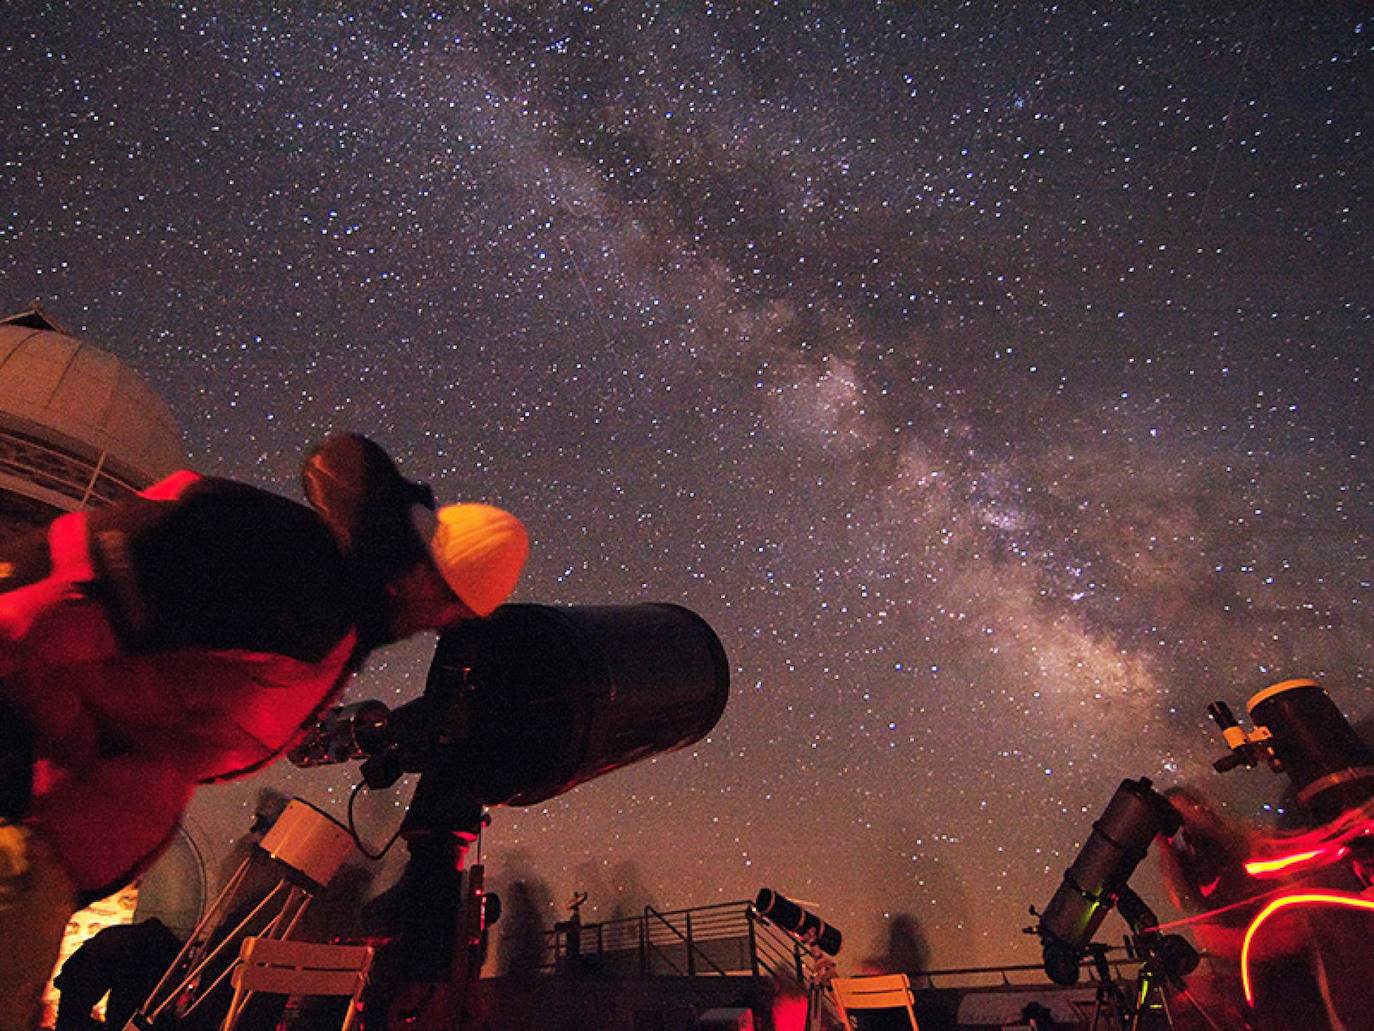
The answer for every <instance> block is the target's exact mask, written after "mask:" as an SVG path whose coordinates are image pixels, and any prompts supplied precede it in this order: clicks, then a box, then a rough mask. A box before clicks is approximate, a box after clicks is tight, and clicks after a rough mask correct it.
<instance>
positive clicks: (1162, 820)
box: [1037, 777, 1183, 985]
mask: <svg viewBox="0 0 1374 1031" xmlns="http://www.w3.org/2000/svg"><path fill="white" fill-rule="evenodd" d="M1182 822H1183V818H1182V817H1181V816H1180V815H1179V813H1178V810H1176V809H1175V808H1174V807H1173V806H1172V805H1170V804H1169V800H1168V799H1167V798H1165V797H1164V796H1163V795H1161V794H1159V792H1157V791H1155V790H1154V789H1153V788H1152V787H1151V785H1150V781H1149V780H1148V779H1146V778H1145V777H1141V778H1140V779H1139V780H1123V781H1122V782H1121V785H1120V787H1118V788H1117V789H1116V794H1115V795H1113V796H1112V800H1111V801H1110V802H1108V803H1107V808H1106V809H1105V810H1104V811H1103V813H1102V816H1101V817H1100V818H1099V819H1098V820H1097V821H1096V822H1095V823H1094V824H1093V832H1092V834H1091V835H1090V836H1089V838H1088V840H1087V842H1085V843H1084V845H1083V848H1082V850H1081V851H1080V852H1079V853H1078V858H1076V859H1075V860H1074V861H1073V865H1072V866H1071V867H1069V868H1068V869H1067V870H1066V871H1064V880H1063V882H1062V883H1060V885H1059V890H1058V891H1056V892H1055V893H1054V898H1052V899H1050V904H1049V905H1048V906H1046V907H1045V911H1044V913H1042V914H1041V915H1040V924H1039V927H1038V928H1037V930H1038V932H1039V934H1040V938H1041V942H1042V944H1043V946H1044V956H1045V973H1047V974H1048V975H1049V977H1050V980H1052V981H1054V982H1055V983H1056V984H1061V985H1071V984H1074V983H1076V982H1077V981H1078V964H1079V962H1080V961H1081V960H1082V958H1083V954H1084V952H1085V951H1086V950H1087V948H1088V945H1089V944H1091V943H1092V939H1093V935H1094V934H1096V933H1097V929H1098V927H1099V926H1101V924H1102V921H1103V920H1104V919H1105V918H1106V916H1107V911H1108V910H1110V909H1111V908H1112V906H1114V905H1116V900H1117V896H1118V895H1119V894H1120V893H1121V892H1122V891H1123V890H1124V889H1125V888H1126V882H1127V881H1128V880H1130V877H1131V874H1132V873H1134V872H1135V868H1136V867H1137V866H1138V865H1139V864H1140V861H1141V860H1142V859H1144V858H1145V853H1146V852H1147V851H1149V848H1150V843H1151V842H1152V841H1154V839H1155V836H1156V835H1158V834H1163V835H1164V836H1166V837H1168V836H1170V835H1172V834H1173V833H1174V832H1175V831H1177V830H1178V828H1179V827H1180V826H1181V824H1182Z"/></svg>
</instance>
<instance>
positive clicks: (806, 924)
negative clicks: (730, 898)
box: [754, 888, 843, 956]
mask: <svg viewBox="0 0 1374 1031" xmlns="http://www.w3.org/2000/svg"><path fill="white" fill-rule="evenodd" d="M754 909H755V910H757V911H758V914H759V916H764V917H767V918H768V919H769V920H771V921H772V922H773V923H775V924H777V925H778V926H779V927H781V928H782V929H783V930H784V931H786V932H787V933H788V934H790V935H792V936H793V937H794V938H798V939H805V938H806V937H807V936H808V935H809V934H811V933H812V932H814V934H815V939H814V940H815V942H816V947H817V948H819V949H820V950H821V951H822V952H824V953H826V954H827V955H830V956H837V955H839V952H840V944H841V943H842V941H843V935H841V934H840V932H839V929H838V928H835V927H831V926H830V925H829V924H827V923H826V922H825V921H824V920H822V919H821V918H820V917H818V916H817V915H816V914H815V913H813V912H811V911H810V910H809V909H803V908H802V907H801V906H799V905H797V904H796V903H795V902H793V901H792V900H791V899H789V898H788V897H787V896H786V895H780V894H778V893H777V892H776V891H774V890H773V889H771V888H760V889H759V894H758V897H757V898H756V899H754Z"/></svg>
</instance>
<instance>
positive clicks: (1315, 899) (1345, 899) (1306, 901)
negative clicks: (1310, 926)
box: [1240, 891, 1374, 1007]
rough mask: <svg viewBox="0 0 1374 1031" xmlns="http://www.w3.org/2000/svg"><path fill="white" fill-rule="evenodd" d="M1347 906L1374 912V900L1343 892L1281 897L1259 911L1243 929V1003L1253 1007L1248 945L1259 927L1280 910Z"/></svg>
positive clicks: (1253, 998) (1241, 956)
mask: <svg viewBox="0 0 1374 1031" xmlns="http://www.w3.org/2000/svg"><path fill="white" fill-rule="evenodd" d="M1309 905H1317V906H1347V907H1349V908H1351V909H1364V910H1368V911H1370V912H1374V899H1367V898H1362V897H1361V896H1359V895H1347V894H1345V893H1344V892H1334V891H1329V892H1301V893H1296V894H1293V895H1281V896H1279V897H1278V898H1276V899H1275V900H1274V901H1273V902H1271V903H1269V905H1267V906H1265V907H1264V908H1263V909H1262V910H1260V912H1259V915H1258V916H1256V917H1255V919H1254V920H1252V921H1250V926H1249V927H1247V928H1246V929H1245V941H1244V942H1243V943H1242V944H1241V947H1240V981H1241V986H1242V987H1243V988H1244V989H1245V1001H1246V1002H1247V1003H1248V1004H1249V1005H1250V1006H1252V1007H1253V1006H1254V1005H1255V990H1254V986H1253V985H1252V984H1251V983H1250V943H1251V941H1252V940H1253V939H1254V937H1255V932H1256V931H1258V930H1259V929H1260V926H1261V925H1262V924H1263V923H1264V922H1265V921H1266V920H1268V919H1269V918H1270V917H1271V916H1273V915H1274V914H1275V913H1276V912H1278V911H1279V910H1280V909H1285V908H1288V907H1290V906H1309Z"/></svg>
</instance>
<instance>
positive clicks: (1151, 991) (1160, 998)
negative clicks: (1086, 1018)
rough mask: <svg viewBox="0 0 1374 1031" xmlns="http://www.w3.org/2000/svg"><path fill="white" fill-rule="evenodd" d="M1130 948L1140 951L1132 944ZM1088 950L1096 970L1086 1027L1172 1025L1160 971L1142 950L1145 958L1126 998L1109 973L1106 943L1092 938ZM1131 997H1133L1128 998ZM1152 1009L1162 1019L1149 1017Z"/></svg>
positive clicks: (1132, 1029) (1125, 1029)
mask: <svg viewBox="0 0 1374 1031" xmlns="http://www.w3.org/2000/svg"><path fill="white" fill-rule="evenodd" d="M1131 952H1132V953H1135V954H1140V951H1139V950H1137V949H1136V948H1135V947H1134V946H1132V948H1131ZM1088 954H1089V955H1091V956H1092V959H1093V969H1094V970H1096V971H1097V1000H1096V1002H1095V1003H1094V1004H1093V1021H1092V1024H1091V1025H1090V1031H1098V1029H1099V1028H1103V1029H1113V1031H1147V1029H1150V1028H1159V1027H1164V1028H1172V1027H1173V1026H1174V1016H1173V1013H1171V1012H1170V1010H1169V996H1168V994H1167V993H1166V992H1165V991H1164V984H1163V982H1162V980H1161V975H1160V972H1159V971H1158V970H1156V969H1155V963H1154V960H1153V959H1152V958H1150V956H1149V953H1148V951H1145V952H1144V953H1143V954H1144V955H1145V957H1146V958H1145V960H1144V961H1143V962H1142V963H1141V964H1140V970H1139V971H1138V972H1137V973H1136V978H1135V986H1134V989H1133V991H1132V998H1127V996H1126V993H1125V992H1124V991H1122V989H1121V985H1119V984H1118V983H1117V982H1116V981H1115V980H1114V979H1113V977H1112V971H1111V967H1110V965H1109V964H1108V963H1107V946H1106V945H1101V944H1098V943H1096V942H1094V943H1093V944H1091V945H1089V946H1088ZM1132 1000H1134V1001H1132ZM1156 1012H1158V1013H1162V1014H1163V1021H1162V1022H1160V1021H1159V1020H1156V1019H1151V1015H1152V1014H1155V1013H1156Z"/></svg>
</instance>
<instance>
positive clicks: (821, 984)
mask: <svg viewBox="0 0 1374 1031" xmlns="http://www.w3.org/2000/svg"><path fill="white" fill-rule="evenodd" d="M801 943H802V944H803V945H805V946H806V952H807V955H809V956H810V957H811V969H810V970H809V971H808V972H807V977H806V1031H825V1029H826V1026H827V1025H826V1019H825V993H826V992H827V991H828V990H829V989H830V982H831V981H833V980H834V979H835V961H834V960H833V959H831V958H830V957H829V956H827V955H826V954H825V953H824V952H822V951H821V947H820V946H819V945H817V944H816V932H815V930H814V929H812V930H808V931H807V932H806V935H805V936H804V937H803V938H802V940H801Z"/></svg>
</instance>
